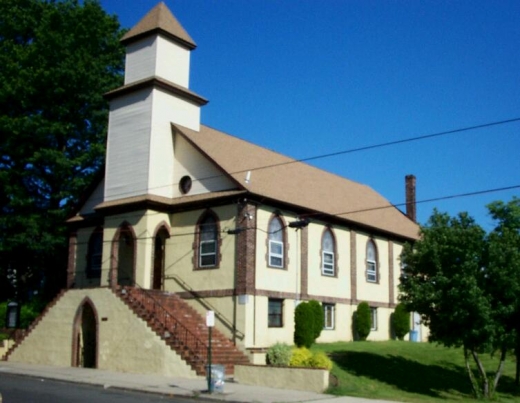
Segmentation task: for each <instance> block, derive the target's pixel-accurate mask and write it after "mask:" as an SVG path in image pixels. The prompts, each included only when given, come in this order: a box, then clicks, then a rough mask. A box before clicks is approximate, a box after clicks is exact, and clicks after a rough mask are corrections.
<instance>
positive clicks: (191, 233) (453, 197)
mask: <svg viewBox="0 0 520 403" xmlns="http://www.w3.org/2000/svg"><path fill="white" fill-rule="evenodd" d="M519 188H520V184H519V185H512V186H504V187H500V188H494V189H485V190H477V191H474V192H466V193H458V194H454V195H447V196H439V197H434V198H430V199H424V200H419V201H416V204H423V203H431V202H434V201H439V200H449V199H457V198H461V197H470V196H478V195H482V194H488V193H496V192H503V191H506V190H513V189H519ZM406 204H407V203H406V202H404V203H398V204H390V205H385V206H378V207H370V208H366V209H359V210H351V211H345V212H341V213H310V214H302V215H300V218H308V217H313V216H317V215H332V216H343V215H348V214H356V213H363V212H367V211H374V210H383V209H388V208H397V207H402V206H406ZM157 214H159V213H157ZM287 227H289V226H288V225H286V226H285V227H284V229H285V228H287ZM238 228H241V230H252V229H254V230H259V231H262V232H264V233H265V234H270V233H271V232H269V231H265V230H264V229H262V228H260V227H259V226H258V225H256V226H254V227H238ZM228 231H229V229H223V230H220V231H219V232H220V233H222V234H228V235H236V234H233V233H229V232H228ZM278 231H279V230H278ZM278 231H274V232H278ZM274 232H273V233H274ZM197 234H200V231H194V232H184V233H179V234H170V237H180V236H195V235H197ZM133 239H134V240H136V241H145V240H151V239H154V237H152V236H146V237H135V238H133ZM109 242H113V240H103V243H109ZM88 243H89V242H88V241H86V242H75V243H74V244H75V245H88Z"/></svg>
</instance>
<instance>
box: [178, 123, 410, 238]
mask: <svg viewBox="0 0 520 403" xmlns="http://www.w3.org/2000/svg"><path fill="white" fill-rule="evenodd" d="M173 129H174V130H177V131H178V132H179V133H180V134H181V135H183V136H184V137H185V138H186V139H188V141H190V142H191V143H192V144H193V145H194V146H195V147H197V148H198V149H199V150H200V151H202V152H203V153H204V154H206V155H207V156H208V157H209V158H210V159H211V160H213V161H214V162H215V163H216V164H218V165H219V166H220V168H222V170H224V171H225V172H227V173H228V174H229V175H230V176H231V177H233V178H234V179H235V180H236V181H237V182H239V183H243V184H244V187H245V188H247V190H249V191H250V192H251V193H253V194H256V195H260V196H263V197H266V198H269V199H273V200H279V201H281V202H284V203H288V204H291V205H294V206H299V207H302V208H305V209H309V210H311V211H314V212H319V213H324V214H326V215H332V216H337V217H339V218H340V219H344V220H346V221H348V222H353V223H356V224H360V225H362V226H364V227H371V228H373V229H379V230H382V231H384V232H387V233H392V234H395V235H398V236H401V237H404V238H408V239H417V237H418V232H419V227H418V225H417V224H416V223H414V222H413V221H412V220H410V219H409V218H408V217H407V216H406V215H405V214H403V213H402V212H401V211H400V210H399V209H397V208H396V207H394V206H392V204H391V203H389V202H388V200H386V199H385V198H384V197H382V196H381V195H380V194H379V193H377V192H375V191H374V190H373V189H371V188H370V187H368V186H366V185H362V184H360V183H357V182H353V181H351V180H349V179H346V178H343V177H340V176H338V175H335V174H332V173H329V172H326V171H323V170H321V169H318V168H315V167H313V166H311V165H308V164H306V163H303V162H297V161H296V160H294V159H292V158H289V157H286V156H284V155H281V154H278V153H276V152H273V151H270V150H268V149H265V148H263V147H260V146H257V145H254V144H252V143H249V142H246V141H244V140H241V139H239V138H236V137H233V136H230V135H228V134H225V133H222V132H220V131H217V130H215V129H212V128H209V127H207V126H201V128H200V132H196V131H193V130H190V129H187V128H184V127H178V126H173ZM247 171H251V178H250V183H249V184H247V185H246V184H245V183H244V179H245V177H246V173H247ZM311 218H312V216H311Z"/></svg>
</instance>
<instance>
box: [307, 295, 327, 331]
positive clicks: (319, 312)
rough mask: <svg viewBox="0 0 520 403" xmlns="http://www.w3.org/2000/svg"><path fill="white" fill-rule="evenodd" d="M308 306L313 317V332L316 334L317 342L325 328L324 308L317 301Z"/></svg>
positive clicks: (311, 301)
mask: <svg viewBox="0 0 520 403" xmlns="http://www.w3.org/2000/svg"><path fill="white" fill-rule="evenodd" d="M308 304H309V307H310V309H311V312H312V317H313V332H314V334H313V337H314V340H313V341H315V340H316V339H317V338H318V337H320V334H321V331H322V330H323V326H325V318H324V315H323V307H322V306H321V304H320V303H319V302H318V301H316V300H314V299H312V300H310V301H309V302H308Z"/></svg>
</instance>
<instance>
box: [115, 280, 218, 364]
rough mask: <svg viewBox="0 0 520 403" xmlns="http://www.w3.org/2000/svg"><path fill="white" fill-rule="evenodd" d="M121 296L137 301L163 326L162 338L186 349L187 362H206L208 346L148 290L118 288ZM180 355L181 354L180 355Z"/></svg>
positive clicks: (128, 287) (138, 286) (137, 286)
mask: <svg viewBox="0 0 520 403" xmlns="http://www.w3.org/2000/svg"><path fill="white" fill-rule="evenodd" d="M118 288H119V289H120V291H119V292H120V293H121V294H123V295H124V294H127V295H128V296H129V297H130V298H133V299H134V300H135V301H137V302H138V303H139V304H140V305H141V306H142V307H143V308H144V309H145V310H146V311H147V312H148V313H149V314H151V315H152V316H153V317H152V319H156V320H157V321H158V322H159V323H161V324H162V325H164V327H165V334H163V338H165V339H172V340H174V341H175V342H177V343H178V344H179V345H180V346H181V347H183V348H184V349H186V350H187V351H188V353H189V354H187V357H188V361H189V360H193V361H194V362H195V361H196V360H197V359H198V360H199V361H200V362H201V363H205V362H206V360H207V351H208V345H207V343H205V342H204V341H203V340H201V339H200V338H199V337H198V336H197V335H196V334H195V333H193V332H192V331H191V330H190V329H188V327H186V326H185V325H184V324H183V323H182V322H181V321H180V320H179V319H177V318H176V317H175V316H174V315H173V314H172V313H171V312H170V311H169V310H168V309H167V308H165V307H164V306H163V305H162V304H161V303H160V302H159V301H157V299H155V298H154V296H153V295H152V293H151V292H149V290H146V289H144V288H142V287H141V286H140V285H139V284H137V283H135V286H134V287H130V286H119V287H118ZM179 353H181V352H179ZM181 354H182V353H181Z"/></svg>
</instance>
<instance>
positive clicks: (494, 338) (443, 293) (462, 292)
mask: <svg viewBox="0 0 520 403" xmlns="http://www.w3.org/2000/svg"><path fill="white" fill-rule="evenodd" d="M485 235H486V234H485V231H484V230H483V229H482V228H481V227H480V226H478V225H477V224H476V223H475V222H474V220H473V219H472V218H471V217H469V216H468V215H467V214H466V213H460V214H459V215H458V216H456V217H453V218H452V217H450V216H449V215H447V214H441V213H439V212H437V211H434V213H433V215H432V216H431V217H430V219H429V221H428V223H427V225H426V226H424V227H422V228H421V239H420V240H419V241H417V242H416V243H415V244H414V245H413V246H411V245H406V246H405V248H404V250H403V253H402V257H401V258H402V263H403V267H404V275H403V276H402V279H401V284H400V290H401V292H402V294H401V296H400V299H401V301H402V302H403V303H404V304H405V306H406V307H407V309H408V310H409V311H416V312H419V313H420V314H421V316H422V320H423V321H424V323H425V324H426V325H427V326H429V328H430V341H435V342H439V343H440V344H443V345H445V346H447V347H463V351H464V357H465V362H466V369H467V372H468V376H469V378H470V381H471V385H472V387H473V391H474V393H475V394H476V395H477V396H478V397H480V396H483V397H486V398H490V397H492V396H493V393H494V391H495V389H496V386H497V384H498V381H499V379H500V376H501V373H502V366H503V363H504V360H505V354H506V351H507V348H506V347H507V346H506V345H505V344H504V343H503V341H504V333H503V327H502V326H501V322H500V315H498V312H497V310H496V306H495V305H496V304H495V302H494V299H493V298H494V296H493V293H492V292H491V290H490V288H489V285H488V284H489V276H490V274H491V273H490V272H489V271H488V270H487V267H486V253H485V251H486V236H485ZM497 348H498V349H499V350H500V365H499V368H498V369H497V371H496V372H495V376H494V380H493V382H491V383H490V380H489V379H488V375H487V373H486V370H485V369H484V366H483V364H482V362H481V360H480V358H479V354H480V353H482V352H491V351H493V350H494V349H497ZM470 356H471V357H472V358H473V360H474V362H475V364H476V367H477V372H478V375H479V377H478V378H476V377H475V376H474V373H473V371H472V369H471V366H470Z"/></svg>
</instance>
